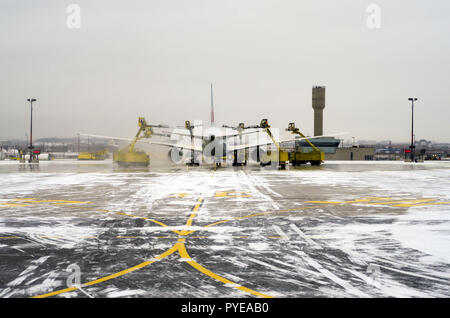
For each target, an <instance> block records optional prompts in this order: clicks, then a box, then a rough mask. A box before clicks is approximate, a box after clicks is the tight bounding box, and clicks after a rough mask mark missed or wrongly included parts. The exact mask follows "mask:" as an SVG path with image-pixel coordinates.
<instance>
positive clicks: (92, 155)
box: [78, 149, 108, 160]
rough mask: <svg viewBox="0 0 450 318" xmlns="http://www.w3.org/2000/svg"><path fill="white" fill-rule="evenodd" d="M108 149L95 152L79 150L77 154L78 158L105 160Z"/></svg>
mask: <svg viewBox="0 0 450 318" xmlns="http://www.w3.org/2000/svg"><path fill="white" fill-rule="evenodd" d="M107 154H108V150H106V149H105V150H102V151H96V152H80V153H79V154H78V160H105V159H106V155H107Z"/></svg>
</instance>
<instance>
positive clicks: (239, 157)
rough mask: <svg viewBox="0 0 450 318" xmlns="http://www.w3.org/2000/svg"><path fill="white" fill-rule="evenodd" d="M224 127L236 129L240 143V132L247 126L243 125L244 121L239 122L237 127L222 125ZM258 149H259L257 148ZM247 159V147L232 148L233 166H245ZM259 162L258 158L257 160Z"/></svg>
mask: <svg viewBox="0 0 450 318" xmlns="http://www.w3.org/2000/svg"><path fill="white" fill-rule="evenodd" d="M222 127H224V128H231V129H233V130H236V131H237V132H238V134H239V143H240V144H242V133H243V132H244V130H245V129H247V128H248V127H245V124H244V123H239V125H238V126H237V127H233V126H228V125H223V126H222ZM258 150H259V149H258ZM247 161H248V149H241V150H234V151H233V166H246V165H247ZM258 162H259V160H258Z"/></svg>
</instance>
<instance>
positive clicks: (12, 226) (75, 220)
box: [0, 160, 450, 297]
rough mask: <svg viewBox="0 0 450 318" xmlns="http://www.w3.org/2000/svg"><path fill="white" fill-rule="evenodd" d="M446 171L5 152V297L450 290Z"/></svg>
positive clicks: (0, 192)
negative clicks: (135, 161) (16, 158)
mask: <svg viewBox="0 0 450 318" xmlns="http://www.w3.org/2000/svg"><path fill="white" fill-rule="evenodd" d="M449 180H450V162H425V163H418V164H411V163H403V162H333V161H329V162H327V163H325V164H324V165H323V166H321V167H310V166H306V167H300V168H293V167H290V169H288V170H286V171H280V170H270V169H265V168H260V167H259V166H256V165H255V166H249V167H245V168H233V167H225V168H222V169H218V170H216V171H214V170H213V169H211V168H208V167H200V168H189V169H187V168H186V167H184V166H170V167H154V166H151V167H150V168H148V169H118V168H116V167H114V166H113V164H112V163H111V162H110V161H105V162H77V161H70V160H61V161H52V162H41V163H40V164H39V166H38V167H37V166H30V165H28V164H19V163H17V162H10V161H0V297H33V296H43V297H449V296H450V181H449Z"/></svg>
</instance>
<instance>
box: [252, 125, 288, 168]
mask: <svg viewBox="0 0 450 318" xmlns="http://www.w3.org/2000/svg"><path fill="white" fill-rule="evenodd" d="M245 128H246V129H249V128H259V129H264V130H265V131H266V133H267V135H268V136H269V137H270V139H272V141H273V143H274V145H275V147H276V148H277V150H278V158H276V157H275V158H274V156H276V154H275V153H272V151H270V150H268V151H267V152H266V153H265V154H264V155H263V156H262V158H261V159H262V160H261V162H260V164H261V166H266V165H270V164H271V163H272V161H277V159H278V164H279V165H280V168H281V169H285V168H286V165H287V163H288V162H289V153H288V152H286V151H284V150H282V149H281V146H280V144H279V142H278V141H276V139H275V137H274V136H273V134H272V132H271V131H270V125H269V121H268V120H267V119H263V120H261V123H260V124H259V125H255V126H249V127H245ZM257 153H258V158H257V161H260V158H259V147H257Z"/></svg>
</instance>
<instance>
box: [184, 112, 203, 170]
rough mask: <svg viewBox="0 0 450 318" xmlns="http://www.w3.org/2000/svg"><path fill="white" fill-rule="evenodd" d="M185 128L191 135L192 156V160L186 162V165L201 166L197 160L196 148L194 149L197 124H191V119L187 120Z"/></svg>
mask: <svg viewBox="0 0 450 318" xmlns="http://www.w3.org/2000/svg"><path fill="white" fill-rule="evenodd" d="M184 128H185V129H187V130H188V131H189V135H190V138H191V147H192V149H191V158H190V160H189V161H188V162H187V163H186V165H188V166H199V165H200V162H199V161H198V160H195V155H196V154H195V150H194V138H195V137H194V128H195V126H194V125H192V124H191V122H190V121H189V120H186V121H185V122H184Z"/></svg>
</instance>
